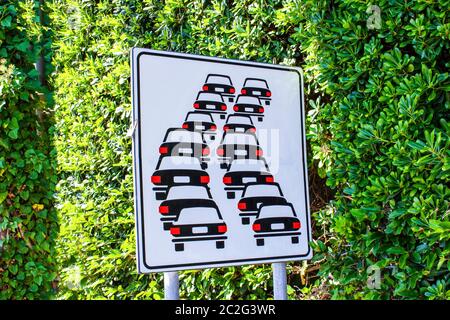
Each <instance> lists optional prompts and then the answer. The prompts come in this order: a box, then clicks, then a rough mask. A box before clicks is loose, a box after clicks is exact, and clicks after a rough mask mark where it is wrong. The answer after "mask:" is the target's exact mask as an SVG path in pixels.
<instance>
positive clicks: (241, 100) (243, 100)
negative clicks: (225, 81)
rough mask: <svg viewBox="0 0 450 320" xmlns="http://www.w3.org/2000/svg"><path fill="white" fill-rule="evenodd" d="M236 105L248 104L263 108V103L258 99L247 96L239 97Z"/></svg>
mask: <svg viewBox="0 0 450 320" xmlns="http://www.w3.org/2000/svg"><path fill="white" fill-rule="evenodd" d="M236 104H248V105H253V106H261V101H260V100H259V98H258V97H254V96H246V95H242V94H240V95H238V97H237V99H236Z"/></svg>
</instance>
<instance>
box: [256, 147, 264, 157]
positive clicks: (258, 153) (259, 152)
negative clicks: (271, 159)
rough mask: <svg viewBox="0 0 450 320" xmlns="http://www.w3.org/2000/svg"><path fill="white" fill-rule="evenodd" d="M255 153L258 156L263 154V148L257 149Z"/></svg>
mask: <svg viewBox="0 0 450 320" xmlns="http://www.w3.org/2000/svg"><path fill="white" fill-rule="evenodd" d="M255 154H256V156H257V157H261V156H262V155H263V151H262V149H256V151H255Z"/></svg>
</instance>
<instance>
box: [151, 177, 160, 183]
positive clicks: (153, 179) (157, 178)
mask: <svg viewBox="0 0 450 320" xmlns="http://www.w3.org/2000/svg"><path fill="white" fill-rule="evenodd" d="M152 183H155V184H158V183H161V176H152Z"/></svg>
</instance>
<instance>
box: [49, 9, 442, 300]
mask: <svg viewBox="0 0 450 320" xmlns="http://www.w3.org/2000/svg"><path fill="white" fill-rule="evenodd" d="M377 5H378V6H379V7H380V8H381V19H382V23H381V29H374V30H369V29H368V28H367V26H366V21H367V19H368V18H369V17H370V15H371V14H372V13H367V12H366V10H367V8H368V7H367V5H366V4H364V3H361V2H358V1H334V2H333V3H332V4H331V3H326V2H324V1H319V2H317V1H270V0H266V1H262V0H261V1H217V0H216V1H214V0H212V1H174V0H172V1H164V2H162V1H157V0H145V1H137V0H127V1H126V0H110V1H76V0H64V1H63V0H55V1H53V4H52V23H53V25H52V28H53V30H54V32H55V36H54V52H55V53H54V60H53V62H54V65H55V68H56V71H57V72H56V73H55V74H54V80H53V86H54V88H55V100H56V121H57V123H58V127H57V142H56V144H57V150H58V164H59V170H60V171H59V174H60V177H61V180H60V183H59V186H58V205H59V213H60V214H59V217H60V220H61V233H60V238H59V241H58V248H59V253H58V258H59V262H60V263H61V265H62V268H63V269H62V272H61V283H60V295H61V297H64V298H79V299H84V298H115V299H124V298H155V299H157V298H161V297H162V295H163V293H162V288H161V285H162V282H161V277H160V275H146V276H138V275H136V268H135V248H134V246H135V244H134V215H133V202H132V176H131V174H132V173H131V153H130V149H131V141H130V140H129V139H127V138H126V137H125V134H126V131H127V129H128V127H129V117H130V112H131V103H130V91H129V87H130V86H129V75H130V74H129V73H130V69H129V49H130V48H131V47H132V46H141V47H148V48H152V49H159V50H171V51H178V52H188V53H196V54H203V55H212V56H220V57H227V58H238V59H246V60H254V61H262V62H272V63H283V64H289V65H299V66H302V67H304V69H305V71H306V77H307V78H306V80H307V90H306V92H307V96H306V98H307V101H308V105H309V108H310V109H309V113H308V128H309V132H308V139H309V142H310V145H311V148H310V149H311V157H310V158H311V159H314V161H311V164H310V165H311V168H315V167H317V168H319V173H320V174H321V175H322V176H326V177H327V183H328V185H329V186H331V187H332V188H334V190H335V192H336V198H335V200H334V201H333V202H331V203H330V206H329V208H328V209H326V210H322V211H320V212H318V213H316V214H315V216H314V224H315V226H316V228H315V229H316V236H315V238H316V239H318V241H316V243H315V250H316V258H315V261H316V262H315V263H316V264H320V266H321V271H320V273H319V275H320V277H319V278H316V279H317V281H316V282H315V284H314V285H312V286H311V283H310V284H309V285H308V286H303V285H302V283H301V281H300V278H302V279H304V278H305V277H306V278H307V279H308V274H310V275H311V274H314V273H313V272H312V269H311V268H308V267H307V266H305V265H302V264H298V263H296V264H292V265H291V266H290V268H291V270H290V271H291V273H290V278H289V283H290V288H289V294H290V297H291V298H296V297H299V296H301V297H305V296H306V297H311V298H317V297H319V298H324V297H329V294H331V297H333V298H412V297H416V298H446V297H447V298H448V286H449V267H450V266H449V263H448V259H449V244H448V234H450V233H449V225H448V224H449V222H448V221H449V219H448V218H449V217H448V216H449V213H448V212H449V205H448V200H447V199H448V198H449V187H448V185H449V162H448V161H449V160H448V159H449V157H448V156H449V142H448V141H449V139H448V135H449V131H448V130H449V129H448V125H447V120H448V113H449V110H448V108H449V105H448V101H449V99H448V98H449V93H448V88H449V85H448V75H447V74H446V73H445V71H446V69H448V64H447V63H448V45H449V42H448V40H449V39H448V38H449V24H448V22H447V21H448V13H447V12H446V11H445V10H442V9H441V8H446V7H448V1H437V2H435V4H432V3H428V2H427V3H425V2H421V1H419V2H414V3H405V2H403V1H389V2H388V1H379V3H377ZM446 119H447V120H446ZM371 265H376V266H378V267H380V269H381V274H382V277H383V278H382V281H381V288H380V289H377V290H371V289H368V287H367V285H366V281H367V277H368V274H367V268H368V267H369V266H371ZM270 276H271V274H270V267H269V266H267V265H266V266H264V265H263V266H251V267H236V268H221V269H210V270H206V271H203V272H198V271H192V272H183V273H182V274H181V297H182V298H189V299H197V298H226V299H230V298H248V299H256V298H259V299H266V298H270V297H271V296H272V293H271V281H270ZM311 279H313V278H311ZM330 279H331V280H330ZM446 295H447V296H446Z"/></svg>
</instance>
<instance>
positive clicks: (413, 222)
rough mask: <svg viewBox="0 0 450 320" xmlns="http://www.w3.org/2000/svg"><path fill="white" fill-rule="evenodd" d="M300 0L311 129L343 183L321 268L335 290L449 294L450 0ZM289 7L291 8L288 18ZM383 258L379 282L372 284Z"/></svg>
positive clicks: (332, 178) (321, 155)
mask: <svg viewBox="0 0 450 320" xmlns="http://www.w3.org/2000/svg"><path fill="white" fill-rule="evenodd" d="M377 5H378V6H379V8H380V9H381V10H380V11H381V28H379V29H376V28H375V29H369V28H368V27H367V20H368V19H370V16H371V15H373V14H375V13H374V12H373V11H372V12H371V10H369V13H368V12H367V11H366V10H367V9H368V7H367V5H366V4H364V3H361V2H357V1H335V2H334V5H333V6H332V7H329V6H328V5H327V4H326V3H325V2H322V3H318V4H317V5H314V6H312V7H311V8H310V6H311V4H310V3H308V4H304V5H303V4H302V5H300V4H297V5H296V6H295V5H293V6H291V7H290V9H289V10H287V11H286V12H285V15H286V16H291V15H292V16H294V17H295V13H298V12H307V16H305V17H303V16H301V17H298V19H294V20H293V21H292V22H293V23H294V24H295V23H299V24H302V23H303V22H304V21H305V19H306V20H307V21H306V23H305V24H303V25H302V26H301V27H299V28H298V29H297V32H296V33H295V34H293V35H292V38H293V39H297V40H298V41H300V42H301V43H302V48H303V51H304V52H305V53H306V55H305V62H306V64H305V73H306V75H307V76H308V81H309V85H310V91H309V92H310V93H313V92H315V93H318V94H317V96H316V97H314V98H313V99H311V100H310V101H309V102H310V105H311V107H312V109H311V110H310V120H311V127H310V132H309V138H310V141H311V144H312V146H313V153H314V158H316V159H318V161H320V165H319V166H321V168H322V170H321V174H322V175H325V174H326V176H327V184H328V185H329V186H331V187H333V188H334V189H335V191H336V195H335V197H336V199H335V201H334V202H333V203H332V207H331V208H330V209H329V210H328V211H325V212H323V213H322V214H321V215H319V217H318V218H319V220H318V224H319V225H320V224H329V225H330V231H331V234H330V235H329V237H327V242H326V243H323V242H322V241H318V243H317V244H316V254H317V255H316V259H325V262H324V263H323V264H322V265H321V272H320V275H321V276H322V278H325V277H326V276H328V275H329V274H330V275H331V277H332V279H333V281H332V282H331V283H330V290H331V293H332V297H333V298H346V297H347V298H364V299H367V298H370V299H373V298H376V299H379V298H381V299H391V298H441V299H445V298H447V299H448V298H449V297H450V272H449V271H450V241H449V240H450V238H449V237H450V219H449V215H450V207H449V199H450V188H449V185H450V157H449V155H450V140H449V135H450V127H449V124H448V121H449V112H450V110H449V89H450V82H449V75H448V72H447V70H448V67H449V60H448V57H449V47H450V42H449V37H450V25H449V24H448V18H449V16H448V11H446V10H442V8H448V6H449V2H448V1H436V2H433V3H430V2H425V1H415V2H400V1H398V2H397V1H394V2H393V1H378V2H377ZM292 16H291V17H292ZM374 267H376V268H379V269H380V271H381V275H382V279H381V286H380V288H379V289H378V290H373V289H369V288H368V286H367V284H366V281H367V279H368V277H369V276H372V274H371V272H370V269H372V268H374Z"/></svg>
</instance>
